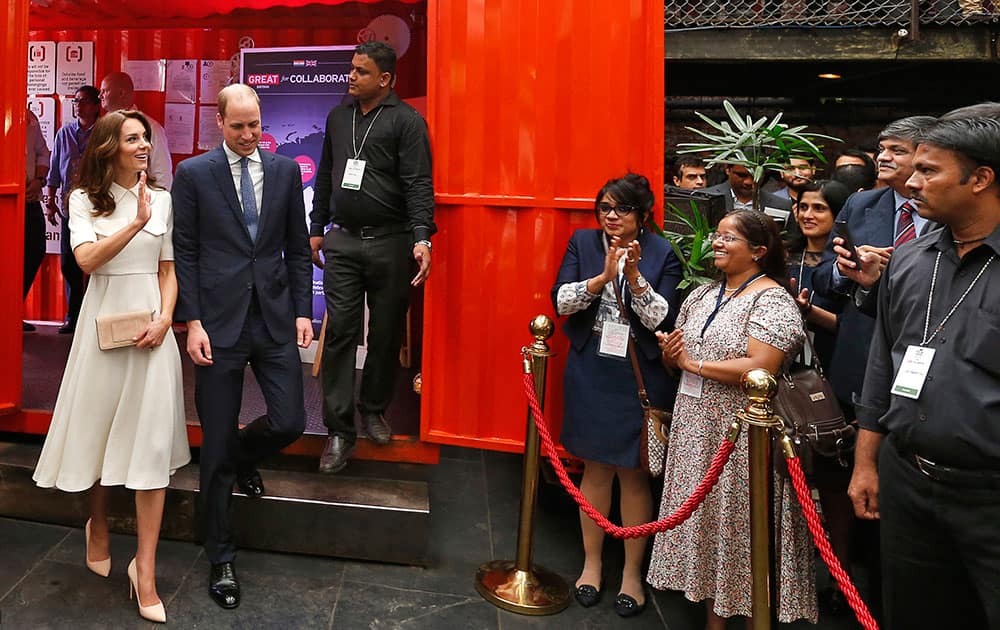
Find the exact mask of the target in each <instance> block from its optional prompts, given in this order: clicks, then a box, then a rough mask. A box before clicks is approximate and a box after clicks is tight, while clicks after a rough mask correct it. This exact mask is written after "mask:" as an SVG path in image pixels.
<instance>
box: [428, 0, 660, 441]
mask: <svg viewBox="0 0 1000 630" xmlns="http://www.w3.org/2000/svg"><path fill="white" fill-rule="evenodd" d="M662 14H663V3H662V2H658V1H657V2H654V1H652V0H587V1H579V0H577V1H574V2H569V1H568V0H567V1H546V2H524V1H523V0H477V1H474V2H452V1H447V0H431V2H430V3H429V7H428V16H429V20H430V23H429V27H428V40H429V46H428V54H429V57H428V68H429V72H428V108H429V121H428V122H429V123H430V127H431V135H432V138H431V139H432V142H433V149H434V160H435V164H434V177H435V188H436V191H437V202H438V203H437V211H436V212H437V214H436V221H437V223H438V226H439V228H440V233H439V235H438V236H437V238H436V239H435V245H434V267H433V271H432V274H431V279H430V281H429V282H428V286H427V292H426V299H425V321H426V323H425V326H424V334H425V346H424V347H425V351H424V361H423V397H422V409H421V411H422V416H421V417H422V423H421V436H422V438H423V439H425V440H428V441H432V442H440V443H446V444H457V445H465V446H477V447H481V448H494V449H500V450H511V451H517V450H521V449H522V448H523V440H524V427H525V417H526V411H525V410H526V403H525V399H524V394H523V388H522V384H521V377H520V375H521V360H520V349H521V347H522V346H524V345H527V343H528V342H529V341H530V340H531V337H530V335H529V332H528V323H529V321H530V320H531V319H532V318H533V317H534V316H535V315H536V314H538V313H544V314H547V315H549V316H550V317H553V318H554V316H555V313H554V310H553V307H552V305H551V302H550V300H549V290H550V288H551V286H552V282H553V280H554V278H555V274H556V271H557V269H558V266H559V263H560V261H561V259H562V255H563V252H564V251H565V246H566V243H567V241H568V239H569V236H570V234H571V233H572V231H573V230H574V229H576V228H581V227H594V226H595V225H596V224H595V220H594V216H593V212H592V208H593V200H594V196H595V194H596V192H597V190H598V189H599V188H600V187H601V186H602V185H603V183H604V182H605V181H606V180H607V179H608V178H611V177H615V176H619V175H622V174H624V173H625V172H626V171H629V170H631V171H635V172H639V173H642V174H644V175H646V176H647V177H648V178H649V179H650V182H651V183H652V185H653V189H654V190H662V184H663V114H664V112H663V17H662ZM658 205H659V204H658ZM557 323H558V324H561V322H557ZM566 345H567V344H566V340H565V337H564V336H563V335H562V333H561V332H557V333H556V335H555V337H554V338H553V339H552V341H551V346H552V348H553V349H554V350H555V352H556V353H557V356H556V357H555V358H554V359H553V360H551V361H550V369H549V379H548V388H547V394H548V395H547V397H546V398H547V400H546V415H547V416H548V417H549V418H550V419H551V421H552V424H553V425H555V427H557V426H558V424H559V420H560V418H561V415H562V395H563V394H562V373H563V366H564V364H565V354H566ZM555 427H554V428H555Z"/></svg>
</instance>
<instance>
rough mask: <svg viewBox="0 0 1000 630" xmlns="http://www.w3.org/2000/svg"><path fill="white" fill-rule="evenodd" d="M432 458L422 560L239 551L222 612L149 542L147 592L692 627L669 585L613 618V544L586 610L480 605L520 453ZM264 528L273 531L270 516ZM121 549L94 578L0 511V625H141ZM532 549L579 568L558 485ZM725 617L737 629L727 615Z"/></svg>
mask: <svg viewBox="0 0 1000 630" xmlns="http://www.w3.org/2000/svg"><path fill="white" fill-rule="evenodd" d="M441 455H442V457H441V463H440V464H439V465H437V466H435V467H434V468H433V470H432V471H431V474H430V478H431V506H432V511H431V539H430V544H429V547H430V560H429V566H428V567H427V568H417V567H406V566H396V565H385V564H377V563H365V562H348V561H342V560H331V559H325V558H311V557H306V556H293V555H286V554H278V553H262V552H251V551H243V552H241V553H240V555H239V558H238V560H237V570H238V572H239V575H240V578H241V581H242V584H243V603H242V605H241V606H240V607H239V608H238V609H236V610H235V611H224V610H222V609H220V608H218V607H217V606H216V605H215V604H214V603H212V601H211V600H209V598H208V595H207V594H206V592H205V591H206V580H207V574H208V564H207V562H206V560H205V556H204V554H203V553H202V550H201V548H200V547H198V546H196V545H193V544H189V543H179V542H173V541H161V542H160V548H159V553H158V556H157V557H158V566H157V587H158V590H159V593H160V596H161V598H162V599H163V601H164V602H165V604H166V608H167V616H168V620H169V626H170V627H173V628H212V629H213V630H214V629H216V628H338V629H340V628H344V629H353V628H369V629H387V628H393V629H396V628H399V629H411V628H413V629H419V628H428V629H447V630H463V629H496V630H501V629H504V630H506V629H518V628H560V629H561V628H574V629H575V628H630V629H636V630H638V629H640V628H669V629H670V630H694V629H696V628H701V627H703V624H704V612H703V610H702V607H700V606H699V605H696V604H691V603H689V602H687V601H686V600H685V599H684V598H683V596H682V595H680V594H678V593H672V592H667V593H664V592H656V593H654V594H652V595H651V596H650V604H649V606H648V607H647V609H646V611H645V612H643V613H642V614H641V615H640V616H638V617H636V618H633V619H627V620H623V619H620V618H618V617H617V616H616V615H615V613H614V610H613V609H612V602H613V599H614V598H613V597H612V596H611V594H613V593H614V592H616V587H617V585H618V577H616V576H620V571H621V565H622V551H621V544H620V543H617V542H615V541H609V542H608V543H607V545H606V560H605V585H606V588H607V589H608V594H607V595H606V596H605V598H604V599H603V600H602V602H601V603H600V604H599V605H598V606H596V607H595V608H591V609H583V608H581V607H580V606H579V605H577V604H576V603H575V602H573V603H572V604H571V605H570V607H569V608H568V609H566V610H565V611H563V612H562V613H560V614H558V615H554V616H550V617H527V616H521V615H516V614H513V613H509V612H506V611H503V610H500V609H498V608H495V607H494V606H493V605H491V604H489V603H487V602H486V601H485V600H483V599H482V598H481V597H480V596H479V595H478V594H477V593H476V590H475V587H474V585H473V578H474V576H475V572H476V568H477V567H478V566H479V565H480V564H481V563H483V562H485V561H487V560H490V559H493V558H507V559H512V558H513V557H514V555H515V546H516V537H517V534H516V522H517V509H518V497H519V496H520V484H521V479H520V478H521V471H520V466H521V464H520V462H521V458H520V457H519V456H517V455H509V454H503V453H494V452H484V451H478V450H471V449H458V448H449V447H446V448H443V449H442V452H441ZM265 481H266V480H265ZM166 518H170V515H169V514H167V515H166ZM274 526H275V527H281V523H280V517H279V518H276V519H275V524H274ZM320 526H321V525H320ZM362 534H363V533H362ZM289 535H292V536H294V535H303V533H302V532H289ZM134 545H135V541H134V539H132V538H131V537H129V536H118V535H116V536H113V538H112V561H113V564H112V570H111V576H110V578H108V579H102V578H99V577H97V576H95V575H93V574H92V573H90V572H88V571H87V569H86V568H85V567H84V565H83V561H82V560H83V555H84V541H83V532H82V530H81V529H71V528H67V527H59V526H53V525H43V524H37V523H30V522H26V521H17V520H11V519H4V518H0V628H2V629H3V630H14V629H18V630H19V629H21V628H30V629H42V628H60V629H61V628H74V629H85V628H95V629H96V628H101V629H104V628H131V627H148V626H151V625H152V624H147V623H145V622H143V621H142V620H141V619H140V618H139V617H138V614H137V612H136V609H135V607H134V606H135V605H134V603H132V602H130V601H129V600H128V597H127V595H128V592H127V591H128V578H127V577H126V575H125V567H126V565H127V563H128V560H129V559H130V557H131V553H132V552H133V551H134ZM534 557H535V561H536V562H537V563H539V564H541V565H542V566H545V567H546V568H548V569H550V570H552V571H555V572H556V573H559V574H561V575H562V576H563V577H564V578H565V579H566V580H567V581H570V582H572V581H573V580H575V578H576V575H577V573H578V571H579V568H580V563H581V559H582V551H581V550H580V534H579V523H578V521H577V512H576V510H575V509H574V506H573V505H572V504H571V503H570V502H569V500H568V499H567V498H566V497H565V495H562V494H560V493H559V492H558V491H557V489H553V488H546V489H545V491H544V492H543V496H542V500H541V505H540V506H539V510H538V513H537V517H536V529H535V550H534ZM729 625H730V627H731V628H735V629H742V628H743V627H744V624H743V622H742V621H740V620H732V621H731V623H730V624H729ZM813 627H816V628H820V629H822V630H840V629H847V628H856V627H857V625H856V624H855V622H854V621H853V619H852V618H850V617H847V618H838V619H821V620H820V623H819V625H818V626H811V625H810V624H807V623H798V624H794V625H791V626H783V628H790V629H796V630H797V629H799V628H813Z"/></svg>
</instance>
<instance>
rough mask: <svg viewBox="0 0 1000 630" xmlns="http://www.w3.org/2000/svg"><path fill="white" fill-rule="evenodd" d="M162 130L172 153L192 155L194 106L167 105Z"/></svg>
mask: <svg viewBox="0 0 1000 630" xmlns="http://www.w3.org/2000/svg"><path fill="white" fill-rule="evenodd" d="M163 111H164V115H163V129H164V131H165V132H166V134H167V145H169V146H170V151H171V152H172V153H192V152H193V150H194V104H193V103H167V104H166V105H165V106H164V108H163Z"/></svg>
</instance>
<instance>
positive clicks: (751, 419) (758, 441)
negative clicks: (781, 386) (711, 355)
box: [739, 368, 781, 630]
mask: <svg viewBox="0 0 1000 630" xmlns="http://www.w3.org/2000/svg"><path fill="white" fill-rule="evenodd" d="M741 385H742V387H743V391H744V392H746V395H747V397H748V398H749V399H750V402H749V404H748V405H747V406H746V408H744V409H743V410H742V411H741V412H739V417H740V419H741V420H743V421H744V422H746V423H747V424H748V425H750V429H749V431H748V434H749V436H750V572H751V574H752V576H753V586H752V589H751V601H752V610H753V630H770V628H771V621H772V611H771V585H772V584H773V576H774V572H773V567H772V565H771V540H772V533H771V435H770V431H771V429H778V430H780V429H781V419H780V418H778V417H777V416H775V415H774V412H773V411H772V409H771V399H772V398H774V394H775V392H777V390H778V383H777V382H776V381H775V380H774V377H773V376H771V373H770V372H768V371H767V370H764V369H759V368H758V369H754V370H748V371H747V372H746V373H745V374H743V378H742V382H741Z"/></svg>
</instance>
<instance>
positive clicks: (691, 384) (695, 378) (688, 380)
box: [678, 271, 765, 398]
mask: <svg viewBox="0 0 1000 630" xmlns="http://www.w3.org/2000/svg"><path fill="white" fill-rule="evenodd" d="M764 275H765V274H764V272H763V271H762V272H760V273H758V274H756V275H753V276H751V277H749V278H747V279H746V281H745V282H744V283H743V284H741V285H740V286H738V287H737V288H736V290H735V291H733V294H732V295H730V296H729V297H727V298H725V300H723V298H724V297H725V295H726V283H725V282H721V283H719V296H718V297H717V298H716V299H715V309H714V310H713V311H712V312H711V313H709V315H708V318H706V319H705V324H704V325H703V326H702V327H701V335H699V336H698V342H697V343H698V345H701V342H702V341H703V340H704V339H705V332H706V331H707V330H708V327H709V326H711V325H712V322H713V321H715V316H716V315H718V314H719V311H721V310H722V309H723V308H724V307H725V306H726V304H729V303H730V302H731V301H732V300H733V298H735V297H736V296H737V295H739V294H740V293H743V290H744V289H746V288H747V287H748V286H750V285H751V284H753V283H754V282H756V281H757V280H759V279H761V278H763V277H764ZM704 384H705V379H704V378H702V377H701V376H699V375H698V374H695V373H694V372H688V371H687V370H684V371H682V372H681V384H680V389H679V390H678V391H679V392H680V393H681V394H684V395H685V396H690V397H691V398H701V389H702V386H703V385H704Z"/></svg>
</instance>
